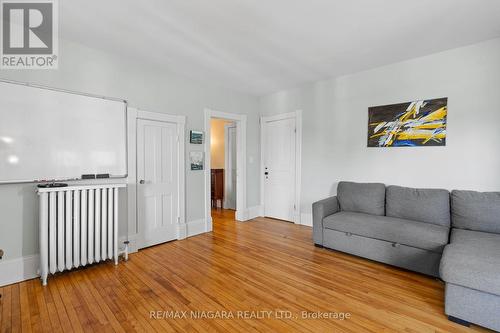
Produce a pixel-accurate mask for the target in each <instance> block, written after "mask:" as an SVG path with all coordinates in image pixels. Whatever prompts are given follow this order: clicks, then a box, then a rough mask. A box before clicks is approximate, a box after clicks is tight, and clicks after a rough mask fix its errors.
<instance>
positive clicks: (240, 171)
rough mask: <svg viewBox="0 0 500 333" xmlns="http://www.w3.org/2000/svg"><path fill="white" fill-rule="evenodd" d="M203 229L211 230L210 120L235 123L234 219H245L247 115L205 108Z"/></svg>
mask: <svg viewBox="0 0 500 333" xmlns="http://www.w3.org/2000/svg"><path fill="white" fill-rule="evenodd" d="M204 113H205V168H204V173H205V231H206V232H209V231H212V214H211V205H210V120H212V119H224V120H231V121H233V122H235V123H236V160H237V162H236V220H237V221H247V220H248V209H247V198H246V195H247V115H246V114H238V113H229V112H221V111H216V110H211V109H205V110H204Z"/></svg>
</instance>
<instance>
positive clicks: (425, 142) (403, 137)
mask: <svg viewBox="0 0 500 333" xmlns="http://www.w3.org/2000/svg"><path fill="white" fill-rule="evenodd" d="M447 113H448V98H446V97H445V98H437V99H429V100H420V101H414V102H409V103H401V104H392V105H384V106H374V107H370V108H368V147H412V146H445V145H446V117H447Z"/></svg>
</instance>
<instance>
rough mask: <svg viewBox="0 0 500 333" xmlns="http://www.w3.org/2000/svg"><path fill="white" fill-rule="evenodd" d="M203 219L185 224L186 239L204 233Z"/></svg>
mask: <svg viewBox="0 0 500 333" xmlns="http://www.w3.org/2000/svg"><path fill="white" fill-rule="evenodd" d="M205 232H206V230H205V219H199V220H194V221H191V222H187V223H186V237H192V236H196V235H199V234H202V233H205Z"/></svg>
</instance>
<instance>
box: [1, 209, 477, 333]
mask: <svg viewBox="0 0 500 333" xmlns="http://www.w3.org/2000/svg"><path fill="white" fill-rule="evenodd" d="M213 217H214V231H213V232H211V233H208V234H203V235H199V236H195V237H191V238H189V239H186V240H182V241H174V242H171V243H166V244H162V245H158V246H155V247H151V248H148V249H145V250H142V251H140V252H138V253H136V254H132V255H131V256H130V260H129V261H128V262H121V263H120V264H119V265H118V266H114V265H113V264H112V263H108V264H100V265H95V266H92V267H87V268H85V269H81V270H78V271H74V272H69V273H64V274H59V275H57V276H55V277H50V278H49V283H48V286H47V287H42V286H41V284H40V281H39V280H31V281H26V282H23V283H18V284H14V285H10V286H6V287H3V288H0V293H2V294H3V297H2V299H1V303H0V328H1V332H2V333H3V332H11V331H12V332H18V331H23V332H29V331H46V332H56V331H79V332H82V331H100V332H108V331H117V332H124V331H148V332H149V331H170V332H174V331H176V332H180V331H189V332H207V331H209V332H219V331H228V332H271V331H275V332H293V331H297V332H299V331H300V332H365V331H366V332H381V331H384V332H402V331H404V332H477V331H484V329H481V328H479V327H476V326H472V327H471V328H470V329H469V328H465V327H463V326H460V325H457V324H454V323H451V322H449V321H448V320H447V319H446V317H445V315H444V313H443V311H444V310H443V284H442V283H441V282H440V281H438V280H436V279H432V278H429V277H426V276H423V275H419V274H414V273H411V272H407V271H403V270H399V269H396V268H393V267H389V266H386V265H382V264H379V263H375V262H371V261H368V260H364V259H360V258H356V257H353V256H350V255H347V254H342V253H338V252H333V251H329V250H326V249H318V248H315V247H314V246H313V245H312V241H311V228H308V227H304V226H296V225H293V224H291V223H286V222H281V221H276V220H271V219H265V218H258V219H255V220H253V221H250V222H245V223H240V222H235V221H234V218H233V217H234V214H233V213H232V212H231V211H218V212H214V213H213ZM278 310H282V311H283V312H277V311H278ZM152 311H155V316H156V317H157V319H154V318H151V312H152ZM156 311H165V312H159V313H156ZM169 311H188V312H187V313H186V315H187V316H188V318H189V316H190V315H191V313H190V312H189V311H194V313H193V314H198V316H203V314H205V316H217V314H218V315H219V316H222V315H223V314H224V313H225V317H226V318H211V319H210V318H204V319H193V318H191V319H184V318H175V319H166V318H161V316H164V317H165V316H166V315H168V314H176V312H169ZM195 311H198V312H195ZM201 311H207V312H201ZM209 311H212V312H209ZM215 311H226V312H215ZM229 311H232V312H229ZM238 311H240V312H238ZM241 311H248V312H241ZM250 311H255V312H250ZM263 311H270V318H266V316H267V313H265V312H263ZM302 311H307V312H308V314H310V315H311V316H312V315H314V314H315V313H318V312H321V313H323V314H330V315H331V316H335V313H337V315H339V313H349V314H350V318H346V319H344V320H340V319H312V318H306V319H304V318H302ZM177 314H178V316H182V315H183V313H180V312H179V313H177ZM231 314H232V315H233V316H234V318H230V317H231ZM252 315H260V316H263V317H264V318H258V319H257V318H244V319H237V317H244V316H252ZM279 315H281V318H278V317H279ZM290 315H291V318H288V317H289V316H290ZM296 316H297V318H296Z"/></svg>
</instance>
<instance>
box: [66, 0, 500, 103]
mask: <svg viewBox="0 0 500 333" xmlns="http://www.w3.org/2000/svg"><path fill="white" fill-rule="evenodd" d="M59 3H60V36H61V37H62V38H64V39H67V40H70V41H74V42H78V43H81V44H84V45H86V46H89V47H93V48H96V49H101V50H104V51H107V52H111V53H115V54H118V55H120V56H123V57H130V58H131V59H141V61H143V62H147V63H150V64H151V65H154V66H158V67H162V68H166V69H168V70H171V71H174V72H177V73H180V74H182V75H184V76H187V77H190V78H194V79H202V80H208V81H210V82H213V83H215V84H217V85H222V86H225V87H228V88H232V89H235V90H238V91H241V92H245V93H249V94H253V95H262V94H266V93H270V92H274V91H277V90H280V89H285V88H289V87H293V86H296V85H298V84H300V83H303V82H308V81H314V80H319V79H323V78H327V77H331V76H337V75H342V74H348V73H353V72H357V71H360V70H364V69H369V68H373V67H377V66H381V65H385V64H390V63H393V62H397V61H401V60H405V59H410V58H415V57H419V56H423V55H427V54H431V53H435V52H439V51H443V50H447V49H451V48H455V47H459V46H463V45H468V44H472V43H475V42H479V41H483V40H487V39H491V38H495V37H500V1H499V0H438V1H436V0H413V1H411V0H260V1H259V0H209V1H207V0H148V1H137V0H106V1H103V0H100V1H98V0H71V1H66V0H65V1H60V2H59Z"/></svg>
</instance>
